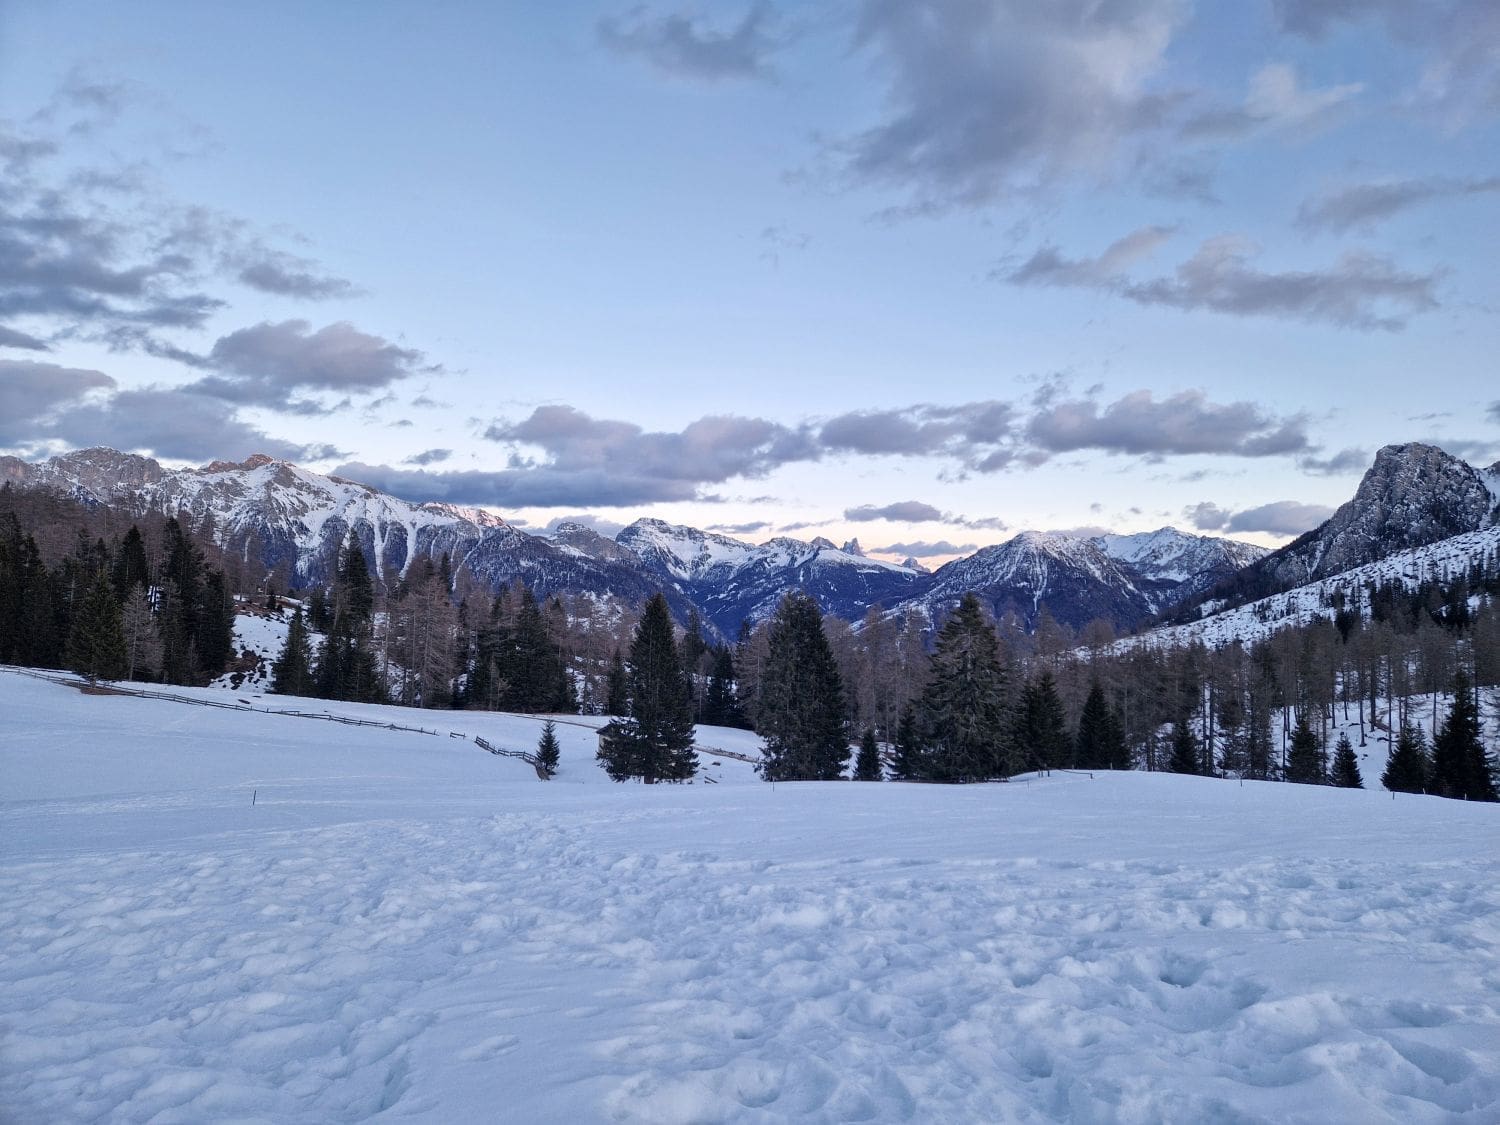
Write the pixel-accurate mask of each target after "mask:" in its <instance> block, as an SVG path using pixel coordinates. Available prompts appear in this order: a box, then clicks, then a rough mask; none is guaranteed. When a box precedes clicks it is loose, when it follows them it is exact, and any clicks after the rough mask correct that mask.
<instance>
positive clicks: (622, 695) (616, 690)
mask: <svg viewBox="0 0 1500 1125" xmlns="http://www.w3.org/2000/svg"><path fill="white" fill-rule="evenodd" d="M608 683H609V687H608V689H607V694H606V697H605V701H604V713H605V714H606V715H627V714H629V713H630V680H629V677H627V676H626V675H625V661H624V659H623V658H622V657H621V656H620V650H619V649H615V651H614V655H613V656H611V657H610V661H609V680H608Z"/></svg>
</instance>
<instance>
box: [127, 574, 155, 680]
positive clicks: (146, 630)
mask: <svg viewBox="0 0 1500 1125" xmlns="http://www.w3.org/2000/svg"><path fill="white" fill-rule="evenodd" d="M120 620H121V626H122V629H123V632H124V636H125V664H126V667H125V678H126V679H128V680H140V679H149V678H151V677H152V676H154V675H155V674H156V672H157V670H158V669H160V667H161V636H160V634H158V633H157V631H156V614H155V612H153V610H152V609H151V598H150V597H149V596H148V595H147V593H146V587H144V586H140V585H134V586H131V587H130V592H129V593H128V594H126V595H125V605H124V607H123V608H122V610H121V619H120Z"/></svg>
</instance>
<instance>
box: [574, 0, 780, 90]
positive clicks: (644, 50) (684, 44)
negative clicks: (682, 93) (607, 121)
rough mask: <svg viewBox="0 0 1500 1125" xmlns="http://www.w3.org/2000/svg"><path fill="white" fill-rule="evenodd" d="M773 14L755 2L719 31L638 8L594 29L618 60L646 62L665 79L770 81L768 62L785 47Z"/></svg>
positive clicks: (769, 7) (762, 3) (689, 18)
mask: <svg viewBox="0 0 1500 1125" xmlns="http://www.w3.org/2000/svg"><path fill="white" fill-rule="evenodd" d="M777 24H778V20H777V15H776V10H775V8H774V7H772V5H771V4H769V3H767V2H766V0H755V2H754V3H752V4H751V5H750V6H749V8H748V9H746V11H745V14H744V16H743V17H742V18H741V19H740V20H739V22H738V23H736V24H735V25H734V26H733V27H731V28H728V29H719V28H714V27H710V26H708V25H706V24H705V23H704V22H703V21H702V20H699V19H697V18H695V17H694V16H690V15H684V14H682V13H680V12H667V13H664V14H661V15H657V14H654V13H653V12H651V11H650V10H649V9H647V8H645V7H643V6H638V7H635V8H632V9H631V10H630V11H629V12H627V13H625V14H624V15H619V16H607V17H605V18H604V19H601V20H600V21H599V23H598V27H597V30H598V35H599V41H600V42H601V43H602V44H604V46H605V47H607V48H609V49H610V50H611V51H614V52H615V53H617V54H620V55H628V56H634V57H636V58H640V59H644V60H645V61H646V62H647V63H648V64H650V65H651V66H653V67H655V68H656V69H657V70H660V71H662V72H663V73H665V74H670V75H673V76H675V77H678V78H688V79H694V80H697V81H702V82H718V81H722V80H726V79H746V78H768V77H770V76H771V66H770V60H771V56H772V55H774V54H775V53H776V51H777V50H779V49H780V48H781V47H782V46H784V45H785V43H786V38H785V36H783V35H782V34H781V33H780V32H779V31H778V28H777Z"/></svg>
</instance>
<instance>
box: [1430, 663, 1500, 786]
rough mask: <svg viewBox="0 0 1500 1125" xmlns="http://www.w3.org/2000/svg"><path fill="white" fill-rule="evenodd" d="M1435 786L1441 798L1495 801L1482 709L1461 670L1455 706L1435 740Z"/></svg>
mask: <svg viewBox="0 0 1500 1125" xmlns="http://www.w3.org/2000/svg"><path fill="white" fill-rule="evenodd" d="M1432 787H1433V791H1434V792H1436V793H1437V794H1438V795H1439V796H1442V797H1456V798H1459V799H1461V800H1465V801H1493V800H1496V792H1495V778H1494V773H1493V767H1492V765H1491V763H1490V761H1489V759H1488V757H1487V755H1486V754H1485V751H1484V741H1483V738H1482V735H1481V728H1480V724H1479V706H1478V703H1477V702H1476V701H1475V698H1474V693H1473V691H1472V689H1471V688H1470V686H1469V677H1468V674H1467V673H1466V672H1464V671H1462V670H1460V671H1459V673H1458V675H1457V676H1455V677H1454V682H1453V705H1452V706H1451V707H1450V708H1449V710H1448V716H1447V718H1445V719H1444V720H1443V725H1442V728H1441V729H1440V730H1439V731H1438V734H1437V737H1436V738H1434V739H1433V740H1432Z"/></svg>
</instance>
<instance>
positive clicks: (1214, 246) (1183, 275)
mask: <svg viewBox="0 0 1500 1125" xmlns="http://www.w3.org/2000/svg"><path fill="white" fill-rule="evenodd" d="M1165 236H1166V231H1165V229H1164V228H1161V227H1144V228H1142V229H1140V230H1137V231H1135V232H1133V233H1131V234H1129V235H1127V236H1126V237H1125V238H1122V239H1120V240H1118V241H1117V242H1115V243H1113V244H1112V245H1111V246H1110V247H1109V248H1108V249H1106V250H1105V252H1104V253H1103V254H1101V255H1099V257H1097V258H1076V259H1071V258H1065V257H1063V256H1062V255H1061V254H1060V253H1059V252H1058V251H1057V249H1056V248H1055V247H1051V246H1044V247H1042V248H1041V249H1040V250H1038V251H1037V252H1036V253H1035V254H1033V255H1032V256H1031V258H1030V259H1029V260H1027V261H1026V262H1024V263H1022V264H1021V265H1020V266H1019V267H1017V268H1016V269H1014V270H1011V271H1009V272H998V271H997V273H995V274H993V275H992V276H994V277H997V278H998V279H1001V280H1004V281H1008V282H1010V283H1011V284H1013V285H1053V286H1061V287H1070V288H1088V289H1100V290H1103V291H1106V292H1111V293H1114V294H1116V295H1118V296H1121V297H1124V298H1126V299H1127V300H1130V301H1134V302H1135V303H1137V304H1140V305H1161V306H1165V307H1168V308H1175V309H1181V310H1183V311H1198V310H1203V311H1207V312H1215V313H1226V314H1229V315H1232V316H1269V317H1278V318H1284V319H1291V320H1303V321H1309V322H1313V323H1323V324H1332V325H1335V326H1337V327H1341V328H1357V329H1363V330H1369V329H1383V330H1385V331H1398V330H1399V329H1401V328H1404V327H1405V326H1406V322H1407V320H1408V319H1409V318H1410V317H1412V316H1415V315H1417V314H1419V313H1423V312H1427V311H1430V310H1431V309H1435V308H1437V306H1438V301H1437V297H1436V295H1435V290H1436V287H1437V283H1438V280H1439V278H1440V276H1441V274H1440V272H1431V273H1407V272H1403V271H1401V270H1398V269H1397V268H1396V267H1395V265H1394V264H1393V263H1392V262H1391V261H1390V260H1389V259H1388V258H1383V257H1379V256H1376V255H1373V254H1366V253H1348V254H1345V255H1343V256H1342V257H1340V258H1339V259H1338V261H1337V262H1335V263H1334V264H1333V265H1331V266H1329V267H1326V268H1324V269H1321V270H1306V271H1287V272H1283V273H1268V272H1265V271H1262V270H1258V269H1256V268H1255V267H1254V266H1253V265H1252V264H1251V260H1252V258H1253V257H1254V255H1255V253H1256V251H1257V248H1256V247H1255V246H1254V244H1252V243H1250V242H1249V241H1247V240H1246V239H1243V238H1240V237H1238V236H1235V235H1222V236H1219V237H1217V238H1211V239H1208V240H1207V241H1205V242H1204V243H1203V244H1202V245H1201V246H1199V248H1198V250H1197V252H1196V253H1194V254H1193V256H1192V257H1191V258H1189V259H1187V260H1186V261H1185V262H1183V263H1182V264H1180V265H1179V266H1178V267H1177V268H1176V270H1175V271H1174V273H1173V276H1171V277H1158V278H1155V279H1152V280H1147V281H1136V280H1132V279H1131V278H1130V276H1129V275H1128V274H1127V273H1126V272H1125V269H1124V266H1125V265H1126V264H1128V263H1129V262H1130V261H1132V260H1134V258H1135V257H1138V256H1139V255H1140V254H1141V253H1143V252H1145V249H1146V248H1154V247H1155V246H1156V245H1158V244H1159V243H1160V242H1161V241H1162V240H1163V239H1164V238H1165Z"/></svg>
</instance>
